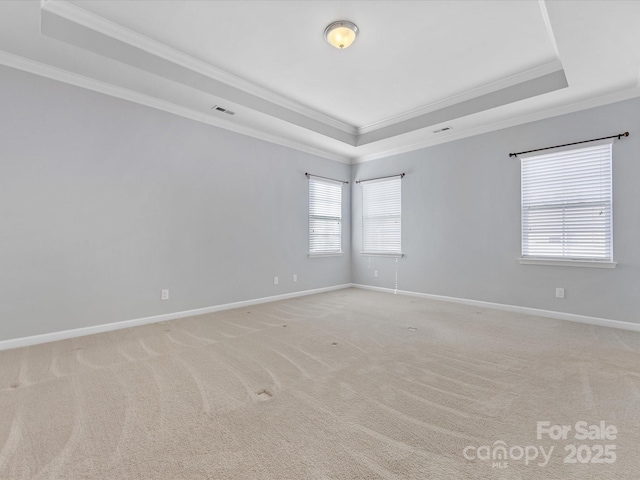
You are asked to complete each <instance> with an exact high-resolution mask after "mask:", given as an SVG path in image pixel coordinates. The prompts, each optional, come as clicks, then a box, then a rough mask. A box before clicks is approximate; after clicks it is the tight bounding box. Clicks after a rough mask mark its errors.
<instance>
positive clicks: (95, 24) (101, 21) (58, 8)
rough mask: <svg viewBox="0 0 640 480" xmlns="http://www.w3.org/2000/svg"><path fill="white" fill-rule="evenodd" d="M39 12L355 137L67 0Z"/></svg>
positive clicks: (51, 1) (45, 1)
mask: <svg viewBox="0 0 640 480" xmlns="http://www.w3.org/2000/svg"><path fill="white" fill-rule="evenodd" d="M41 8H42V10H45V11H47V12H49V13H52V14H54V15H57V16H59V17H62V18H64V19H66V20H69V21H71V22H74V23H76V24H78V25H81V26H83V27H86V28H88V29H90V30H94V31H96V32H98V33H101V34H103V35H107V36H109V37H111V38H114V39H116V40H119V41H121V42H123V43H126V44H128V45H130V46H132V47H135V48H139V49H140V50H143V51H145V52H147V53H149V54H151V55H155V56H157V57H160V58H162V59H164V60H167V61H169V62H172V63H175V64H176V65H180V66H181V67H184V68H187V69H189V70H191V71H194V72H197V73H199V74H201V75H204V76H207V77H209V78H212V79H214V80H217V81H219V82H222V83H225V84H227V85H230V86H233V87H234V88H238V89H239V90H242V91H244V92H246V93H249V94H251V95H255V96H256V97H258V98H262V99H263V100H267V101H269V102H271V103H274V104H276V105H278V106H280V107H283V108H286V109H288V110H291V111H293V112H296V113H298V114H300V115H304V116H306V117H308V118H311V119H313V120H315V121H317V122H320V123H323V124H325V125H327V126H330V127H333V128H337V129H338V130H341V131H343V132H345V133H348V134H350V135H356V134H357V128H356V127H354V126H352V125H349V124H347V123H345V122H341V121H340V120H338V119H335V118H333V117H330V116H329V115H325V114H323V113H321V112H318V111H317V110H314V109H312V108H310V107H307V106H306V105H303V104H301V103H298V102H296V101H294V100H291V99H290V98H287V97H284V96H282V95H279V94H277V93H275V92H273V91H271V90H269V89H266V88H264V87H261V86H259V85H256V84H255V83H253V82H250V81H248V80H245V79H244V78H241V77H238V76H236V75H234V74H232V73H229V72H227V71H225V70H222V69H220V68H217V67H214V66H213V65H210V64H208V63H206V62H203V61H202V60H198V59H197V58H194V57H192V56H190V55H187V54H186V53H183V52H181V51H179V50H176V49H174V48H171V47H169V46H167V45H164V44H162V43H160V42H157V41H155V40H152V39H151V38H149V37H146V36H144V35H141V34H139V33H137V32H134V31H133V30H130V29H128V28H126V27H123V26H122V25H119V24H117V23H115V22H112V21H110V20H107V19H105V18H103V17H101V16H99V15H96V14H94V13H92V12H89V11H87V10H85V9H83V8H81V7H78V6H77V5H74V4H71V3H69V2H67V1H66V0H41Z"/></svg>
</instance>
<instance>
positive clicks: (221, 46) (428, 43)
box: [0, 0, 640, 161]
mask: <svg viewBox="0 0 640 480" xmlns="http://www.w3.org/2000/svg"><path fill="white" fill-rule="evenodd" d="M340 19H346V20H350V21H353V22H355V23H356V24H357V25H358V27H359V28H360V35H359V36H358V38H357V40H356V42H355V43H354V44H353V45H352V46H351V47H350V48H349V49H348V50H344V51H339V50H337V49H335V48H333V47H330V46H329V45H328V44H326V43H325V42H324V40H323V37H322V32H323V30H324V28H325V26H326V25H327V24H329V23H331V22H332V21H334V20H340ZM638 25H640V2H630V1H619V2H618V1H589V2H578V1H546V2H545V1H543V0H540V1H538V0H520V1H503V0H500V1H483V0H468V1H455V0H453V1H452V0H447V1H432V0H429V1H397V0H395V1H375V2H372V1H322V2H319V1H295V2H293V1H219V0H218V1H153V0H131V1H126V2H124V1H116V2H114V1H101V0H82V1H78V0H70V1H66V0H44V1H42V2H41V1H36V0H34V1H29V0H28V1H15V2H14V1H3V2H0V64H4V65H7V66H10V67H14V68H20V69H23V70H26V71H30V72H33V73H37V74H40V75H45V76H48V77H50V78H55V79H57V80H61V81H66V82H68V83H72V84H75V85H79V86H82V87H85V88H91V89H93V90H97V91H101V92H103V93H107V94H110V95H114V96H117V97H121V98H126V99H128V100H132V101H136V102H139V103H142V104H146V105H149V106H152V107H154V108H160V109H162V110H167V111H170V112H173V113H176V114H178V115H182V116H186V117H189V118H193V119H196V120H198V121H203V122H206V123H210V124H213V125H218V126H221V127H223V128H228V129H230V130H235V131H239V132H242V133H246V134H249V135H253V136H256V137H259V138H264V139H266V140H269V141H273V142H276V143H280V144H284V145H288V146H291V147H293V148H298V149H300V150H305V151H309V152H312V153H315V154H319V155H323V156H326V157H328V158H334V159H337V160H342V161H363V160H367V159H372V158H379V157H382V156H386V155H390V154H393V153H398V152H403V151H408V150H412V149H416V148H421V147H423V146H427V145H432V144H436V143H441V142H443V141H449V140H453V139H456V138H461V137H465V136H469V135H473V134H477V133H481V132H485V131H490V130H495V129H498V128H503V127H505V126H509V125H514V124H518V123H523V122H526V121H531V120H536V119H540V118H545V117H549V116H553V115H558V114H562V113H566V112H569V111H575V110H579V109H583V108H588V107H591V106H595V105H600V104H604V103H609V102H612V101H617V100H622V99H626V98H632V97H635V96H640V88H639V74H640V49H639V48H638V46H640V28H638V27H637V26H638ZM214 105H221V106H223V107H226V108H228V109H230V110H232V111H235V112H236V114H235V115H234V116H230V115H226V114H221V113H219V112H216V111H215V110H212V107H213V106H214ZM443 126H451V127H453V129H452V130H450V131H447V132H443V133H438V134H436V133H433V131H434V130H438V129H439V128H441V127H443ZM614 133H615V132H614Z"/></svg>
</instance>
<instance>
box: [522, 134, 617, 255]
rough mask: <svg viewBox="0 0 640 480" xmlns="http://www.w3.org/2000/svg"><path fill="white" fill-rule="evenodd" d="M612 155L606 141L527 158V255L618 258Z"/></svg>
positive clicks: (524, 226) (524, 229)
mask: <svg viewBox="0 0 640 480" xmlns="http://www.w3.org/2000/svg"><path fill="white" fill-rule="evenodd" d="M611 155H612V143H611V142H606V143H604V144H599V145H596V146H589V147H584V148H578V149H571V150H564V151H559V152H554V153H547V154H544V155H536V156H530V157H525V158H522V159H521V163H522V178H521V180H522V259H523V260H526V259H541V260H544V259H546V260H567V261H580V260H583V261H591V262H613V241H612V218H613V213H612V200H611V191H612V165H611V163H612V162H611ZM523 263H526V262H523Z"/></svg>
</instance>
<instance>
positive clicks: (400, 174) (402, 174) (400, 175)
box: [356, 173, 404, 183]
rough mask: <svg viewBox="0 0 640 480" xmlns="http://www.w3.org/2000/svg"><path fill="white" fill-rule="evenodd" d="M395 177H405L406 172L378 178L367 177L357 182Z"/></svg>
mask: <svg viewBox="0 0 640 480" xmlns="http://www.w3.org/2000/svg"><path fill="white" fill-rule="evenodd" d="M393 177H400V178H402V177H404V173H399V174H398V175H389V176H388V177H377V178H367V179H366V180H356V183H362V182H370V181H372V180H382V179H383V178H393Z"/></svg>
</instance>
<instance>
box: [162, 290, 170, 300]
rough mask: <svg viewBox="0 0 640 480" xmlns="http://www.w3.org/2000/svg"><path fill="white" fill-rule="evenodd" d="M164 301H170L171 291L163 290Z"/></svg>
mask: <svg viewBox="0 0 640 480" xmlns="http://www.w3.org/2000/svg"><path fill="white" fill-rule="evenodd" d="M161 298H162V300H169V290H162V297H161Z"/></svg>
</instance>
